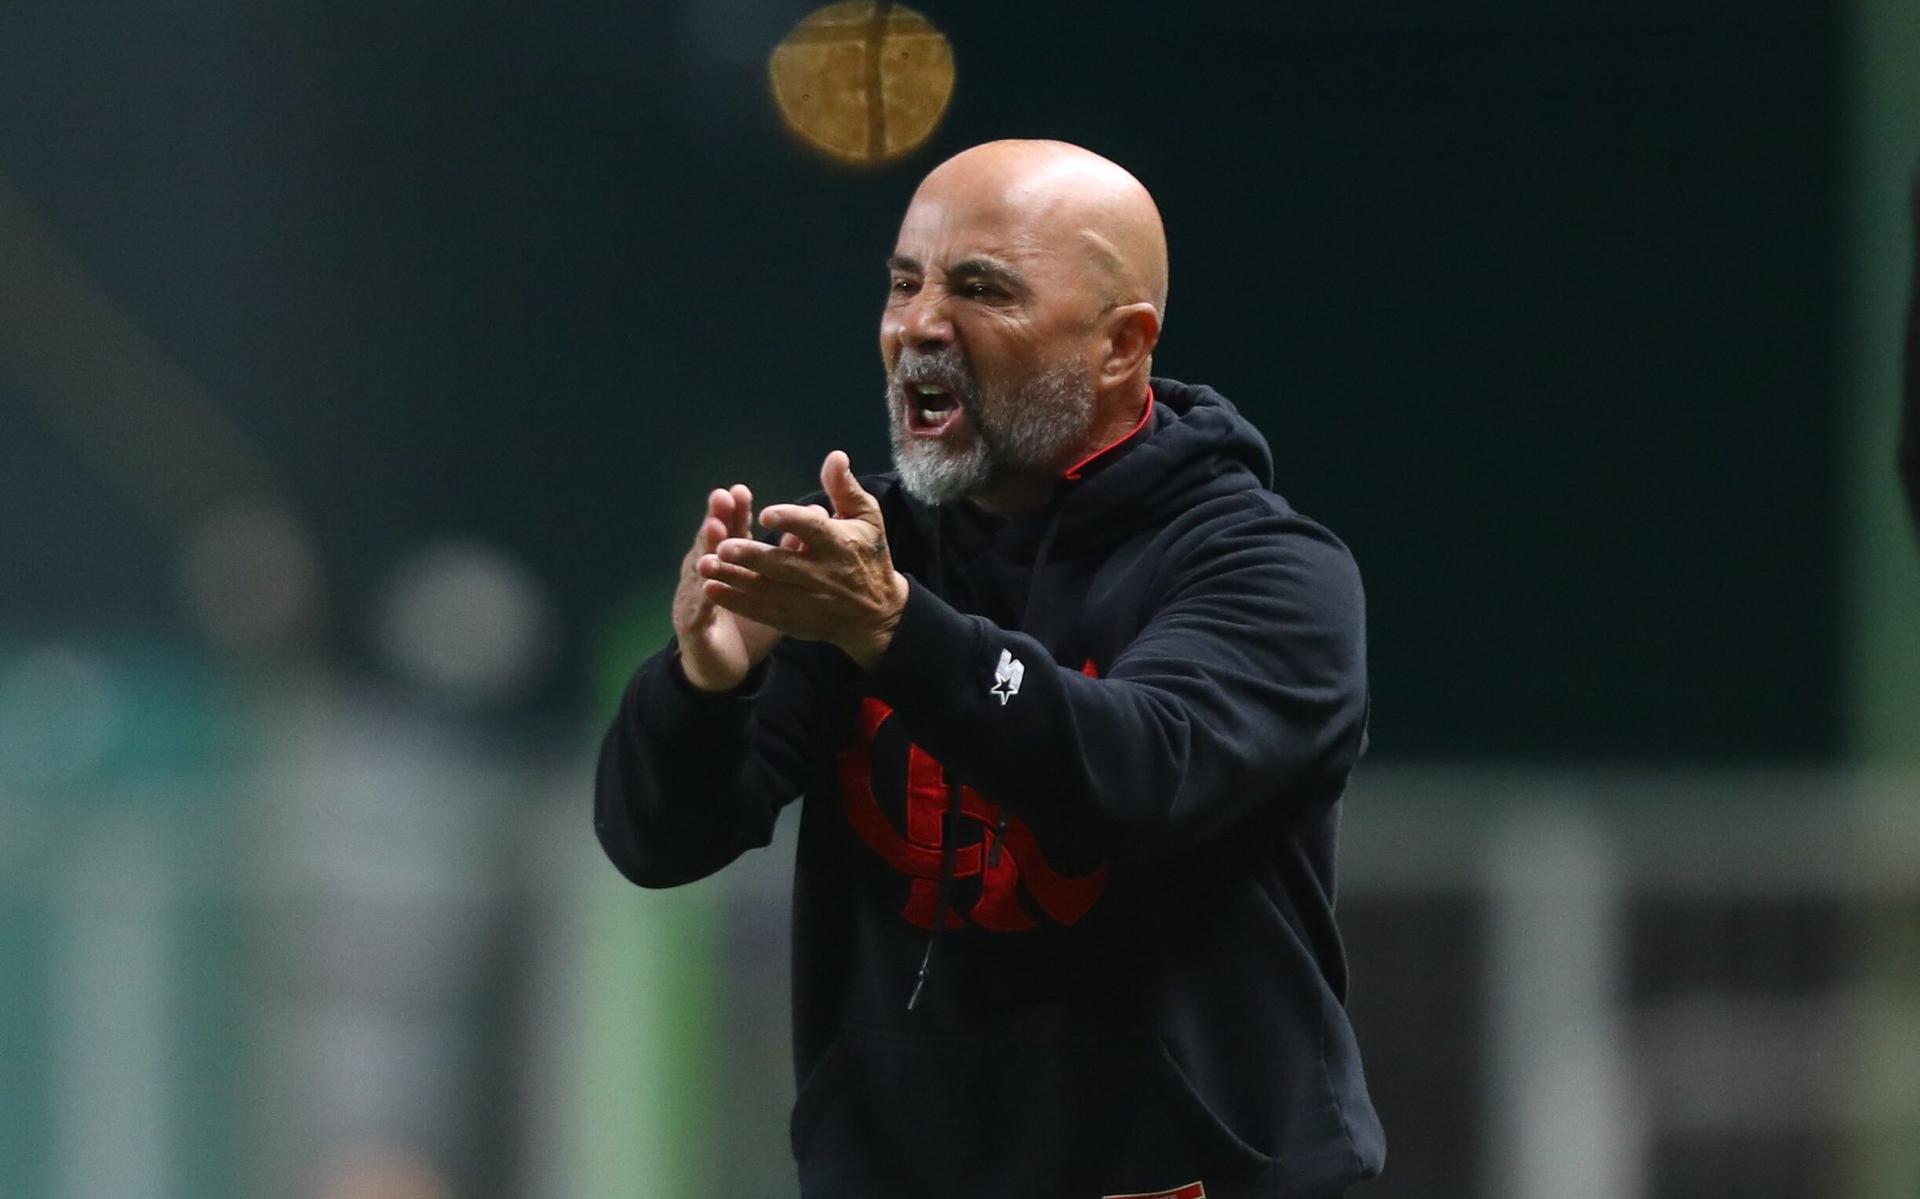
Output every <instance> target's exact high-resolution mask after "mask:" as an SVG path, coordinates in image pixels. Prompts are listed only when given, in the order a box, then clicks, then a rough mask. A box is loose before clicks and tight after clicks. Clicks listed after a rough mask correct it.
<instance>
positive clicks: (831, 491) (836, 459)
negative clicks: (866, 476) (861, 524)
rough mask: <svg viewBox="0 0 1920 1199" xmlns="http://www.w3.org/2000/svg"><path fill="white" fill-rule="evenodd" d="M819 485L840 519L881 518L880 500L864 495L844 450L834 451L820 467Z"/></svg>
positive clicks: (851, 463) (876, 519) (865, 492)
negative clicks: (824, 490)
mask: <svg viewBox="0 0 1920 1199" xmlns="http://www.w3.org/2000/svg"><path fill="white" fill-rule="evenodd" d="M820 486H821V487H823V488H825V489H826V492H827V498H828V499H829V500H832V501H833V514H834V515H835V516H836V517H838V518H840V519H841V520H865V521H869V522H872V523H876V524H877V523H879V521H880V501H878V500H876V499H874V498H873V497H872V496H871V495H869V494H867V489H866V488H864V487H862V486H860V480H858V479H856V478H854V477H853V460H852V459H850V458H848V457H847V455H846V451H844V450H835V451H833V452H832V453H831V454H828V455H827V460H826V461H825V462H824V463H822V464H821V466H820Z"/></svg>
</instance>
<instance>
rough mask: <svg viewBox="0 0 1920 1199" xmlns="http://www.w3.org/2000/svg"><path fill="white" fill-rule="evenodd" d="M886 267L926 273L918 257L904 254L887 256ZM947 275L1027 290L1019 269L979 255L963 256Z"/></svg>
mask: <svg viewBox="0 0 1920 1199" xmlns="http://www.w3.org/2000/svg"><path fill="white" fill-rule="evenodd" d="M887 269H888V270H889V271H893V272H897V273H900V274H907V275H920V274H924V273H926V272H925V268H924V267H923V266H922V265H921V263H920V260H919V259H918V258H910V257H908V256H907V255H905V254H895V255H893V256H892V257H890V258H888V259H887ZM947 277H948V278H950V279H985V280H987V281H988V282H990V283H995V284H998V285H999V286H1001V287H1003V288H1006V289H1007V290H1008V291H1011V292H1016V293H1021V294H1024V293H1025V292H1027V291H1028V290H1029V289H1028V287H1027V281H1026V279H1025V278H1024V277H1023V276H1022V275H1021V274H1020V272H1019V271H1016V270H1014V269H1013V268H1012V267H1010V266H1008V265H1007V264H1005V263H1003V262H999V261H997V260H995V259H992V258H982V257H979V256H975V257H973V258H963V259H961V260H960V261H959V262H956V263H954V264H953V265H952V266H951V267H948V268H947Z"/></svg>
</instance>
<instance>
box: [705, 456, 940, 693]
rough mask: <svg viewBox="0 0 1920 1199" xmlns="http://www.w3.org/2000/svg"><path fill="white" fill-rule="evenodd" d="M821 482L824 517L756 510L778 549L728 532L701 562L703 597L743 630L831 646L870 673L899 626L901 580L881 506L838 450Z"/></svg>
mask: <svg viewBox="0 0 1920 1199" xmlns="http://www.w3.org/2000/svg"><path fill="white" fill-rule="evenodd" d="M820 485H821V487H823V488H824V489H825V490H826V493H827V499H828V500H829V501H830V502H831V503H832V504H833V511H832V512H831V513H829V512H828V511H827V510H826V509H825V508H822V507H819V506H817V505H801V504H772V505H769V506H768V507H767V508H765V509H764V510H762V511H761V513H760V525H761V527H762V528H765V529H767V530H769V531H771V532H775V533H778V534H780V544H779V545H766V544H763V543H761V542H758V541H754V540H752V539H751V538H750V537H748V536H747V535H746V532H745V530H744V529H740V530H737V531H736V530H729V535H728V536H727V537H726V538H725V539H724V540H722V541H720V542H719V543H718V545H717V546H715V547H714V549H713V552H711V553H708V554H704V555H702V556H700V557H699V558H698V561H697V562H696V564H695V569H696V570H697V571H698V573H699V575H700V577H701V578H702V579H704V580H705V582H704V583H703V584H702V586H701V596H702V598H703V599H704V600H706V601H707V602H709V603H711V604H713V605H716V606H718V607H720V608H722V609H725V610H726V611H727V612H728V613H730V614H731V615H732V616H734V617H736V618H738V619H740V620H744V621H746V622H748V623H749V624H753V625H758V626H761V627H764V628H768V629H774V630H778V631H779V632H780V633H784V634H786V635H787V636H790V637H799V638H801V639H803V640H806V641H826V642H830V643H832V644H834V645H837V646H839V647H840V648H841V649H842V650H844V651H845V652H846V654H847V656H848V657H850V658H852V659H853V660H854V661H855V662H857V663H859V664H860V665H861V666H863V667H868V666H872V665H873V664H874V663H875V662H877V661H878V660H879V659H880V655H881V654H882V653H884V652H885V651H886V648H887V646H888V644H889V643H890V642H891V641H892V640H893V630H894V626H896V625H897V624H899V623H900V613H901V611H902V610H903V609H904V608H905V607H906V603H907V580H906V578H905V576H903V575H901V574H900V572H899V571H897V570H895V569H894V568H893V556H892V554H891V553H890V552H889V551H888V549H887V528H886V522H885V520H883V519H882V517H881V515H880V503H879V501H878V500H876V499H874V498H873V496H871V495H869V494H868V493H867V491H866V489H865V488H863V487H861V486H860V483H859V480H857V479H855V478H854V477H853V466H852V463H851V462H849V461H848V459H847V455H846V454H845V453H843V452H842V451H840V450H835V451H833V452H832V453H831V454H828V455H827V460H826V462H825V463H824V464H822V466H821V468H820ZM741 490H744V488H742V489H741Z"/></svg>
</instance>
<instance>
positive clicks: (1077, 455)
mask: <svg viewBox="0 0 1920 1199" xmlns="http://www.w3.org/2000/svg"><path fill="white" fill-rule="evenodd" d="M1137 389H1138V390H1137V391H1135V390H1133V388H1129V390H1128V392H1127V393H1124V394H1123V395H1122V396H1119V397H1113V398H1107V397H1102V399H1101V400H1099V401H1098V402H1096V404H1095V408H1094V410H1095V412H1096V413H1098V414H1099V415H1096V416H1095V417H1094V421H1093V425H1092V427H1091V428H1089V429H1088V430H1087V435H1086V436H1085V437H1084V438H1082V439H1080V441H1079V442H1077V443H1076V444H1075V445H1074V446H1073V447H1072V448H1071V449H1069V450H1068V451H1066V452H1064V453H1063V454H1062V455H1061V459H1060V461H1059V462H1056V463H1054V464H1053V467H1052V469H1050V470H1049V471H1048V472H1047V473H1045V474H1023V475H1018V476H1014V477H1011V478H1006V479H1001V480H998V481H996V482H994V483H993V484H991V485H990V486H987V487H984V488H982V489H981V490H979V491H977V492H974V493H973V494H972V495H969V496H968V497H967V499H966V502H967V503H969V504H972V505H973V506H974V507H975V508H978V509H979V510H980V511H982V512H985V513H986V514H987V515H988V516H997V517H1000V518H1001V519H1003V520H1011V519H1013V518H1015V517H1020V516H1026V515H1029V514H1031V513H1034V512H1038V511H1039V510H1040V509H1042V508H1044V507H1046V506H1047V504H1048V503H1049V502H1050V501H1051V500H1052V499H1053V495H1054V491H1055V489H1056V488H1058V487H1059V485H1060V480H1061V479H1062V478H1064V477H1067V474H1068V472H1069V471H1070V470H1072V469H1073V467H1074V466H1075V465H1077V464H1079V463H1082V462H1085V461H1087V460H1088V459H1089V458H1092V457H1094V456H1096V455H1098V454H1099V453H1100V452H1101V451H1102V450H1106V449H1111V448H1112V447H1113V446H1115V445H1118V444H1119V443H1120V442H1122V441H1124V440H1126V438H1127V437H1128V435H1130V434H1131V433H1132V432H1133V431H1134V430H1135V429H1137V428H1139V427H1140V422H1141V420H1142V419H1144V418H1145V416H1146V412H1147V397H1148V394H1149V392H1148V388H1147V381H1146V380H1145V379H1144V378H1142V379H1140V380H1138V381H1137Z"/></svg>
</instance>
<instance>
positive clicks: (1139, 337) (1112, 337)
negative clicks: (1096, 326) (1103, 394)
mask: <svg viewBox="0 0 1920 1199" xmlns="http://www.w3.org/2000/svg"><path fill="white" fill-rule="evenodd" d="M1102 321H1103V323H1104V325H1105V328H1106V342H1107V352H1106V354H1105V356H1104V357H1103V358H1102V359H1101V362H1100V382H1101V383H1103V384H1117V383H1124V382H1126V381H1127V380H1128V379H1131V378H1132V377H1133V376H1134V375H1135V374H1136V373H1138V372H1139V370H1140V368H1141V366H1142V365H1143V364H1144V363H1145V362H1146V361H1147V359H1148V358H1150V357H1152V355H1153V347H1154V346H1156V345H1158V344H1159V342H1160V311H1159V310H1158V309H1157V308H1155V307H1154V306H1153V305H1152V304H1149V303H1147V302H1146V301H1145V300H1142V301H1140V302H1139V303H1136V304H1122V305H1120V306H1119V307H1117V308H1113V309H1111V310H1110V311H1108V312H1107V313H1106V315H1105V316H1104V317H1103V318H1102Z"/></svg>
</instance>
